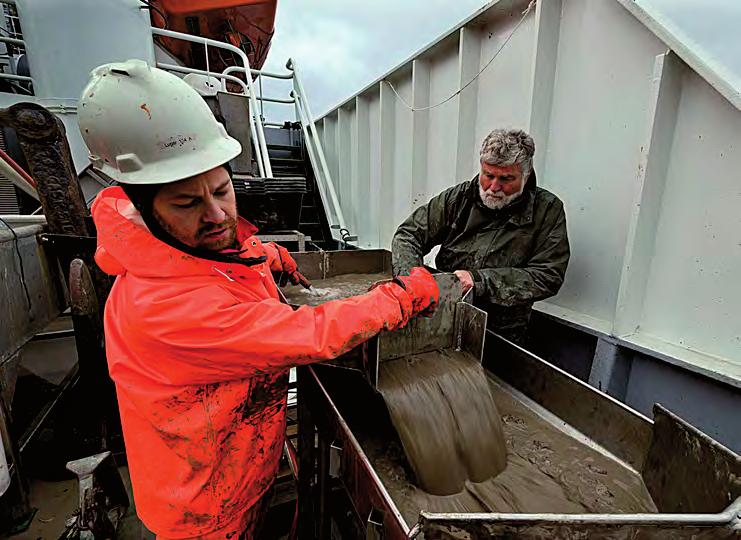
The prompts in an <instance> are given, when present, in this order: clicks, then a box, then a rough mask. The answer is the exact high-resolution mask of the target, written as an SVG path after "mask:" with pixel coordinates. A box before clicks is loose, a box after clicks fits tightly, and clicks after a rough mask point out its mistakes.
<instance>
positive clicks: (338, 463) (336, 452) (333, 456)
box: [329, 442, 342, 478]
mask: <svg viewBox="0 0 741 540" xmlns="http://www.w3.org/2000/svg"><path fill="white" fill-rule="evenodd" d="M341 472H342V444H341V443H337V442H333V443H332V444H331V445H329V476H330V477H331V478H339V477H340V474H341Z"/></svg>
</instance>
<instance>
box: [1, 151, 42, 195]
mask: <svg viewBox="0 0 741 540" xmlns="http://www.w3.org/2000/svg"><path fill="white" fill-rule="evenodd" d="M0 158H2V159H4V160H5V161H6V162H7V163H8V165H10V166H11V167H13V169H15V172H17V173H18V174H19V175H21V176H22V177H23V179H24V180H25V181H26V182H28V183H29V184H31V186H32V187H33V188H34V189H36V180H34V179H33V178H31V177H30V176H29V174H28V173H27V172H26V171H24V170H23V168H22V167H21V166H20V165H18V164H17V163H16V162H15V160H14V159H13V158H12V157H10V156H9V155H8V154H6V153H5V150H3V149H2V148H0Z"/></svg>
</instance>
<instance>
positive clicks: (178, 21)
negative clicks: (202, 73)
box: [142, 0, 278, 72]
mask: <svg viewBox="0 0 741 540" xmlns="http://www.w3.org/2000/svg"><path fill="white" fill-rule="evenodd" d="M142 1H144V0H142ZM144 3H146V4H148V5H149V6H150V7H151V8H152V9H151V10H150V11H151V16H152V24H153V25H154V26H158V27H160V28H167V29H168V30H174V31H176V32H183V33H186V34H191V35H195V36H203V37H207V38H211V39H215V40H218V41H224V42H227V43H230V44H232V45H234V46H235V47H238V48H240V49H242V50H243V51H244V52H245V53H246V54H247V57H248V58H249V61H250V67H252V68H255V69H259V68H260V67H262V65H263V64H264V63H265V59H266V58H267V55H268V51H269V50H270V41H271V39H272V37H273V32H274V29H275V11H276V8H277V4H278V1H277V0H147V1H145V2H144ZM157 42H158V43H159V44H160V45H161V46H162V47H163V48H164V49H165V50H166V51H167V52H168V53H170V54H171V55H173V56H174V57H176V58H177V59H178V60H179V61H180V62H182V63H183V64H184V65H186V66H188V67H192V68H196V69H207V68H208V69H209V70H210V71H219V72H220V71H223V70H224V69H226V68H227V67H228V66H232V65H241V62H240V61H239V58H238V57H237V55H236V54H235V53H231V52H229V51H224V50H223V49H217V48H210V49H209V51H208V65H207V62H206V50H205V47H203V45H200V44H198V43H190V42H187V41H182V40H179V39H171V38H166V37H162V36H158V38H157Z"/></svg>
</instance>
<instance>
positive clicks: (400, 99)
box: [381, 0, 536, 112]
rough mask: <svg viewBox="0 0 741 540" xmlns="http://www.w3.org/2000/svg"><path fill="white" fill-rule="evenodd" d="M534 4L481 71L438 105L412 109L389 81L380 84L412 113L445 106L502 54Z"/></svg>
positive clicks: (532, 5) (534, 0)
mask: <svg viewBox="0 0 741 540" xmlns="http://www.w3.org/2000/svg"><path fill="white" fill-rule="evenodd" d="M535 2H536V0H531V1H530V3H529V4H528V6H527V8H526V9H525V11H523V12H522V18H521V19H520V20H519V21H518V23H517V24H516V25H515V27H514V28H513V29H512V31H511V32H510V33H509V35H508V36H507V38H506V39H505V40H504V42H502V44H501V45H500V47H499V49H497V52H495V53H494V56H492V57H491V59H489V61H488V62H487V63H486V65H485V66H484V67H482V68H481V70H480V71H479V72H478V73H477V74H476V76H474V78H473V79H471V80H470V81H468V82H467V83H466V84H464V85H463V86H462V87H461V88H459V89H458V90H457V91H456V92H455V93H453V94H452V95H450V96H448V97H446V98H445V99H444V100H442V101H441V102H440V103H435V104H434V105H429V106H427V107H412V106H411V105H410V104H409V103H408V102H407V100H405V99H404V98H403V97H401V94H399V92H397V91H396V88H394V85H393V84H392V83H391V81H389V80H388V79H383V81H381V82H385V83H386V84H388V85H389V86H390V87H391V90H393V91H394V94H396V97H397V98H399V101H401V102H402V103H403V104H404V105H405V106H406V108H407V109H409V110H410V111H412V112H419V111H429V110H430V109H434V108H436V107H439V106H440V105H445V104H446V103H447V102H448V101H450V100H451V99H453V98H454V97H456V96H457V95H458V94H460V93H461V92H463V91H464V90H465V89H466V88H468V87H469V86H470V85H471V84H472V83H473V82H474V81H475V80H476V79H478V78H479V77H480V76H481V74H482V73H483V72H484V70H486V68H488V67H489V65H490V64H491V63H492V62H493V61H494V59H495V58H496V57H497V56H499V53H500V52H502V49H504V47H505V46H506V45H507V43H509V40H510V39H512V36H514V35H515V32H516V31H517V29H518V28H519V27H520V25H521V24H522V23H523V22H524V21H525V18H526V17H527V16H528V14H529V13H530V11H531V10H532V9H533V7H534V6H535Z"/></svg>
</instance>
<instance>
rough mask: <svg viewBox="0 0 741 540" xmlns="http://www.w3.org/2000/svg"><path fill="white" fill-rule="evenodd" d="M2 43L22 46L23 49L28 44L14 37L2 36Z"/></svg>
mask: <svg viewBox="0 0 741 540" xmlns="http://www.w3.org/2000/svg"><path fill="white" fill-rule="evenodd" d="M0 43H11V44H13V45H20V46H21V47H25V46H26V42H25V41H23V40H22V39H16V38H12V37H5V36H0Z"/></svg>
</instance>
